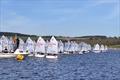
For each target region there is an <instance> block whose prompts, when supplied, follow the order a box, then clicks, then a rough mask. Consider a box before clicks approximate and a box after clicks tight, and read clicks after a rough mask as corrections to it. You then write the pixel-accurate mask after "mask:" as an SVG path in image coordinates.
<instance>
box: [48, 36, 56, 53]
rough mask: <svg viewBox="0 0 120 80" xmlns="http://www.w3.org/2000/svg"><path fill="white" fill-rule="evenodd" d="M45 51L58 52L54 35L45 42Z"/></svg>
mask: <svg viewBox="0 0 120 80" xmlns="http://www.w3.org/2000/svg"><path fill="white" fill-rule="evenodd" d="M47 45H48V46H47V53H51V54H58V42H57V40H56V39H55V37H54V36H52V38H51V39H50V42H49V43H47Z"/></svg>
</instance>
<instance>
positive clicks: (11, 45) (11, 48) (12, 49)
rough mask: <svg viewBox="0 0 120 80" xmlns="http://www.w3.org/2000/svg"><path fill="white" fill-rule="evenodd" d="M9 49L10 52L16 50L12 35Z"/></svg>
mask: <svg viewBox="0 0 120 80" xmlns="http://www.w3.org/2000/svg"><path fill="white" fill-rule="evenodd" d="M8 51H9V52H13V51H14V42H13V39H12V37H10V39H9V40H8Z"/></svg>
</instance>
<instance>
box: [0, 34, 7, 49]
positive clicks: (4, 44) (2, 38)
mask: <svg viewBox="0 0 120 80" xmlns="http://www.w3.org/2000/svg"><path fill="white" fill-rule="evenodd" d="M1 42H2V50H5V48H6V49H8V38H7V37H5V36H4V35H3V36H2V37H1Z"/></svg>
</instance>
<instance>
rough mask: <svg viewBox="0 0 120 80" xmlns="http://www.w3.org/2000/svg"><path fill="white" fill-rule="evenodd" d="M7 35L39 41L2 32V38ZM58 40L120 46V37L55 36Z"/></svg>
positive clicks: (26, 36) (21, 35) (46, 38)
mask: <svg viewBox="0 0 120 80" xmlns="http://www.w3.org/2000/svg"><path fill="white" fill-rule="evenodd" d="M2 35H5V36H7V37H14V36H15V35H17V36H18V37H20V38H22V39H23V40H26V39H27V38H28V37H31V39H32V40H35V41H37V39H38V37H39V36H37V35H28V34H21V33H13V32H0V36H2ZM42 37H43V38H44V39H45V40H49V39H50V38H51V36H42ZM55 37H56V39H57V40H62V41H63V42H66V41H68V40H69V41H76V42H78V43H79V42H86V43H89V44H91V45H94V44H96V43H99V44H104V45H108V46H111V45H120V37H107V36H100V35H96V36H82V37H65V36H55Z"/></svg>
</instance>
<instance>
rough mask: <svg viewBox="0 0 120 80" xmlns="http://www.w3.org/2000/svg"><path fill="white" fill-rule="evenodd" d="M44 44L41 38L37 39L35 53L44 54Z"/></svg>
mask: <svg viewBox="0 0 120 80" xmlns="http://www.w3.org/2000/svg"><path fill="white" fill-rule="evenodd" d="M45 45H46V42H45V40H44V39H43V38H42V37H39V38H38V40H37V43H36V46H35V52H40V53H45Z"/></svg>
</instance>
